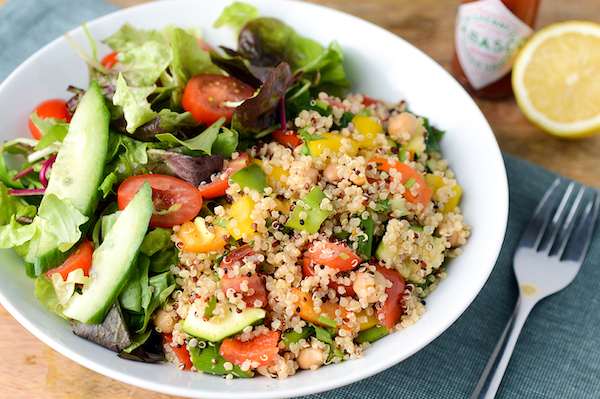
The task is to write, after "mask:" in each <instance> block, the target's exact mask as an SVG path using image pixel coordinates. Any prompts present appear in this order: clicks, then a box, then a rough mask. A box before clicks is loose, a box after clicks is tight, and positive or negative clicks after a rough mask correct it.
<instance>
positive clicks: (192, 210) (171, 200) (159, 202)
mask: <svg viewBox="0 0 600 399" xmlns="http://www.w3.org/2000/svg"><path fill="white" fill-rule="evenodd" d="M146 180H147V181H148V183H149V184H150V188H152V202H153V203H154V212H153V214H152V218H150V227H165V228H169V227H173V226H175V225H179V224H182V223H183V222H187V221H188V220H192V219H193V218H194V217H196V215H198V212H200V208H202V195H201V194H200V192H199V191H198V189H197V188H196V187H194V186H192V185H191V184H189V183H188V182H186V181H184V180H181V179H178V178H176V177H173V176H167V175H160V174H156V175H137V176H132V177H130V178H128V179H125V181H124V182H123V183H121V185H120V186H119V189H118V190H117V205H118V206H119V209H124V208H125V207H126V206H127V204H129V201H131V199H132V198H133V196H134V195H135V193H137V191H138V190H139V189H140V187H142V184H144V182H145V181H146Z"/></svg>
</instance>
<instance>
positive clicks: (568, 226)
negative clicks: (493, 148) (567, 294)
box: [471, 179, 599, 399]
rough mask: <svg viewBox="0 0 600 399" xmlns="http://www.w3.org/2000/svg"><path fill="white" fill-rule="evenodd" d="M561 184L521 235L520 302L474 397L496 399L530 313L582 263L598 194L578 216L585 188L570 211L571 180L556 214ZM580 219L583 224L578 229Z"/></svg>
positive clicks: (518, 255)
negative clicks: (576, 224)
mask: <svg viewBox="0 0 600 399" xmlns="http://www.w3.org/2000/svg"><path fill="white" fill-rule="evenodd" d="M560 183H561V179H556V180H555V181H554V183H553V184H552V186H551V187H550V189H549V190H548V191H547V192H546V194H545V195H544V197H543V198H542V200H541V202H540V204H539V205H538V206H537V208H536V210H535V212H534V214H533V217H532V219H531V221H530V222H529V225H528V226H527V228H526V229H525V232H524V233H523V237H522V238H521V242H520V243H519V246H518V248H517V251H516V253H515V257H514V260H513V268H514V272H515V276H516V278H517V283H518V285H519V299H518V300H517V305H516V307H515V310H514V312H513V314H512V316H511V318H510V320H509V321H508V325H507V326H506V328H505V329H504V332H503V334H502V336H501V338H500V341H499V342H498V344H497V346H496V349H494V353H493V354H492V357H491V358H490V360H489V361H488V364H487V365H486V367H485V370H484V371H483V374H482V375H481V377H480V379H479V382H478V383H477V386H476V387H475V391H474V392H473V395H472V396H471V399H484V398H485V399H492V398H494V397H495V396H496V392H497V391H498V387H499V386H500V382H501V381H502V377H503V376H504V371H505V370H506V366H507V365H508V362H509V360H510V357H511V355H512V352H513V349H514V347H515V344H516V343H517V339H518V337H519V334H520V332H521V329H522V328H523V325H524V324H525V320H526V319H527V316H528V315H529V312H531V309H533V307H534V306H535V305H536V304H537V303H538V302H539V301H540V300H541V299H543V298H545V297H547V296H549V295H552V294H554V293H556V292H558V291H560V290H562V289H563V288H565V287H566V286H567V285H569V284H570V283H571V281H573V279H574V278H575V276H576V275H577V272H579V268H580V267H581V264H582V263H583V258H584V257H585V254H586V252H587V250H588V247H589V244H590V240H591V237H592V232H593V230H594V225H595V224H596V218H597V216H598V202H599V200H598V194H597V193H594V195H593V198H592V199H591V200H589V201H586V202H587V204H586V205H585V209H584V211H583V214H582V216H581V217H580V218H577V214H578V210H579V208H580V207H581V206H582V202H583V197H584V192H585V187H581V188H580V189H579V191H578V193H577V195H576V196H575V199H574V200H573V201H572V205H571V207H570V210H567V207H568V205H569V203H570V202H571V200H570V197H571V196H572V194H573V190H574V188H575V184H574V183H573V182H571V184H569V186H568V187H567V189H566V191H565V194H564V195H563V197H562V200H561V201H560V204H559V205H558V208H557V209H556V212H554V208H555V206H556V202H557V201H558V198H559V196H560V189H559V187H560ZM553 212H554V213H553ZM567 212H568V215H567ZM565 215H566V219H565ZM577 219H579V225H578V227H577V229H574V226H575V222H576V220H577ZM571 235H573V236H572V237H571ZM567 243H569V245H568V247H567Z"/></svg>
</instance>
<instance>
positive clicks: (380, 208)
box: [375, 199, 392, 212]
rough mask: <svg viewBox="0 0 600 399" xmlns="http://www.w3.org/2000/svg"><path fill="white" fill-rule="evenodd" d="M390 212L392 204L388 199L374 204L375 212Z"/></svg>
mask: <svg viewBox="0 0 600 399" xmlns="http://www.w3.org/2000/svg"><path fill="white" fill-rule="evenodd" d="M391 210H392V204H391V202H390V200H389V199H384V200H381V201H377V202H375V212H389V211H391Z"/></svg>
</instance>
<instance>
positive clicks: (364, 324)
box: [356, 309, 379, 331]
mask: <svg viewBox="0 0 600 399" xmlns="http://www.w3.org/2000/svg"><path fill="white" fill-rule="evenodd" d="M356 320H357V321H358V322H359V323H360V330H359V331H365V330H368V329H369V328H372V327H375V326H376V325H377V324H379V319H378V318H377V316H376V315H375V314H372V315H368V314H367V310H366V309H365V310H361V311H360V312H358V313H357V314H356Z"/></svg>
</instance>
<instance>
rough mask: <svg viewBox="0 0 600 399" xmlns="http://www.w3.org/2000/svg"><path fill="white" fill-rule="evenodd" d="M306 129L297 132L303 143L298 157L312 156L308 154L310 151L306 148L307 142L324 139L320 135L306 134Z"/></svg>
mask: <svg viewBox="0 0 600 399" xmlns="http://www.w3.org/2000/svg"><path fill="white" fill-rule="evenodd" d="M308 127H310V125H309V126H307V127H305V128H303V129H300V130H298V137H300V138H301V139H302V141H303V142H304V145H303V146H302V150H301V151H300V155H310V156H312V154H311V153H310V149H309V148H308V142H309V141H314V140H321V139H324V138H325V137H323V136H321V135H320V134H316V133H315V134H310V133H309V132H308V129H307V128H308Z"/></svg>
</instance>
